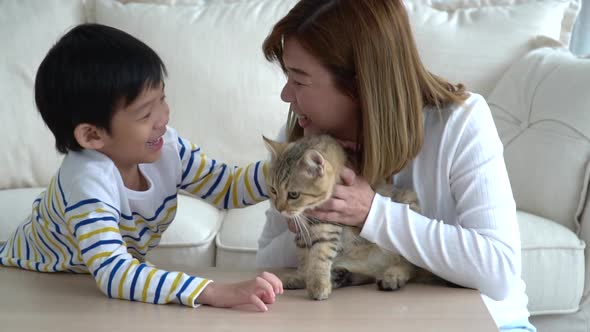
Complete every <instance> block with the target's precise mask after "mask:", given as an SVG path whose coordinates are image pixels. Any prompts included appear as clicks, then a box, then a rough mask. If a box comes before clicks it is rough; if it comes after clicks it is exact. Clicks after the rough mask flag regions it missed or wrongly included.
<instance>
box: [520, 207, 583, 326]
mask: <svg viewBox="0 0 590 332" xmlns="http://www.w3.org/2000/svg"><path fill="white" fill-rule="evenodd" d="M517 217H518V224H519V227H520V237H521V242H522V277H523V279H524V281H525V283H526V292H527V295H528V297H529V305H528V309H529V311H530V312H531V315H541V314H563V313H572V312H576V311H577V310H578V306H579V304H580V300H581V298H582V291H583V289H584V273H585V272H584V248H585V244H584V242H583V241H581V240H580V239H579V238H578V237H577V236H576V234H574V232H572V231H571V230H569V229H568V228H566V227H564V226H562V225H560V224H559V223H557V222H554V221H551V220H548V219H545V218H541V217H538V216H535V215H532V214H529V213H526V212H522V211H518V215H517Z"/></svg>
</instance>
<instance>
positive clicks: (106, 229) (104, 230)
mask: <svg viewBox="0 0 590 332" xmlns="http://www.w3.org/2000/svg"><path fill="white" fill-rule="evenodd" d="M107 232H113V233H117V234H121V233H120V232H119V229H118V228H117V227H103V228H99V229H97V230H94V231H92V232H88V233H85V234H84V235H81V236H78V242H82V240H86V239H88V238H90V237H92V236H94V235H96V234H102V233H107Z"/></svg>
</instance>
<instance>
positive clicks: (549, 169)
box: [488, 48, 590, 231]
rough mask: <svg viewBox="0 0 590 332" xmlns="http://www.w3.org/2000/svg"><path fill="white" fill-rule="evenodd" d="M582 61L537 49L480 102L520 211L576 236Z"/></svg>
mask: <svg viewBox="0 0 590 332" xmlns="http://www.w3.org/2000/svg"><path fill="white" fill-rule="evenodd" d="M588 87H590V59H579V58H577V57H576V56H574V55H572V54H571V53H570V52H569V51H567V50H563V49H552V48H542V49H538V50H535V51H532V52H530V53H529V54H527V55H526V56H524V57H523V58H522V59H520V60H518V61H516V62H515V63H514V64H513V65H512V66H511V68H510V69H509V70H508V71H507V72H506V74H505V75H504V76H503V77H502V79H501V80H500V82H498V85H497V87H496V88H495V90H494V91H493V92H492V94H491V95H490V97H489V98H488V102H489V104H490V108H491V110H492V114H493V116H494V121H495V122H496V126H497V128H498V132H499V134H500V138H501V139H502V142H503V143H504V147H505V150H504V158H505V160H506V166H507V169H508V174H509V177H510V182H511V184H512V189H513V192H514V197H515V199H516V204H517V206H518V208H519V209H520V210H524V211H527V212H530V213H533V214H535V215H539V216H543V217H545V218H547V219H550V220H555V221H557V222H559V223H560V224H562V225H564V226H565V227H567V228H569V229H571V230H574V231H578V229H579V222H580V220H579V218H580V214H581V211H582V208H583V206H584V204H585V202H586V194H587V191H586V187H587V186H588V166H589V161H590V112H588V105H590V94H589V93H588Z"/></svg>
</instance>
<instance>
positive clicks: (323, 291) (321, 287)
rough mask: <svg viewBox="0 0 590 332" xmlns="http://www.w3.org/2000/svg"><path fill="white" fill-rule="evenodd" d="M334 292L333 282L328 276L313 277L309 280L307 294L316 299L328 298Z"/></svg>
mask: <svg viewBox="0 0 590 332" xmlns="http://www.w3.org/2000/svg"><path fill="white" fill-rule="evenodd" d="M331 293H332V282H331V280H329V279H328V278H325V279H324V278H312V279H311V280H308V282H307V294H309V297H311V298H312V299H314V300H318V301H321V300H326V299H327V298H328V297H329V296H330V294H331Z"/></svg>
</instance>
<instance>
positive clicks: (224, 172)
mask: <svg viewBox="0 0 590 332" xmlns="http://www.w3.org/2000/svg"><path fill="white" fill-rule="evenodd" d="M178 150H179V155H180V160H181V164H182V178H181V183H180V189H182V190H185V191H187V192H189V193H191V194H193V195H195V196H197V197H199V198H202V199H204V200H206V201H207V202H209V203H212V204H213V205H215V206H217V207H218V208H221V209H232V208H239V207H245V206H248V205H252V204H256V203H258V202H261V201H264V200H266V199H268V193H267V189H266V180H265V178H266V173H267V169H266V167H267V166H266V162H265V161H258V162H255V163H251V164H249V165H247V166H244V167H235V166H228V165H226V164H224V163H222V162H219V161H217V160H215V159H211V158H209V157H207V156H206V155H205V154H204V153H203V152H202V151H201V149H200V148H199V147H198V146H196V145H194V144H191V143H190V142H189V141H187V140H185V139H183V138H180V137H179V138H178Z"/></svg>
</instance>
